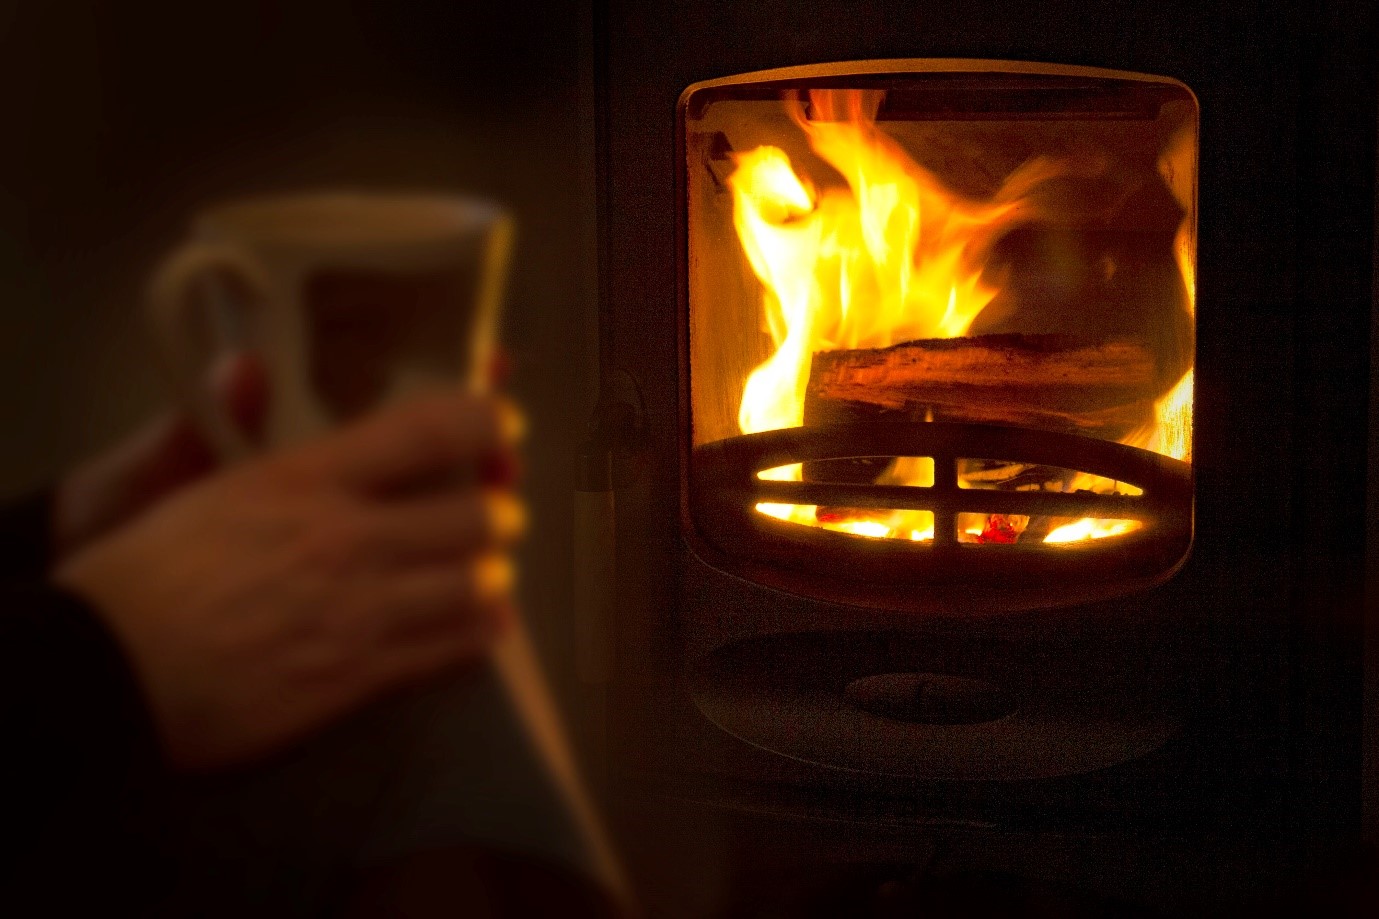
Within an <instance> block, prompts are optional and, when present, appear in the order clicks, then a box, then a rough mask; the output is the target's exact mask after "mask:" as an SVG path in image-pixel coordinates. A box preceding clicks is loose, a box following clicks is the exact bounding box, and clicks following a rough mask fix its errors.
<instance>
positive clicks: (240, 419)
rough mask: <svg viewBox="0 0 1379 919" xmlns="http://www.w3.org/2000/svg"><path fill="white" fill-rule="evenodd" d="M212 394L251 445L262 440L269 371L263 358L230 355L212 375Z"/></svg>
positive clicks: (239, 353) (265, 418)
mask: <svg viewBox="0 0 1379 919" xmlns="http://www.w3.org/2000/svg"><path fill="white" fill-rule="evenodd" d="M211 391H212V393H213V395H214V397H215V400H216V402H217V403H218V404H219V405H221V406H223V407H224V408H225V411H226V413H227V414H228V415H229V416H230V419H231V420H232V421H233V422H234V424H235V426H236V427H237V428H238V429H239V430H241V431H243V432H244V433H245V434H246V435H247V436H248V438H249V440H250V441H251V442H254V443H258V442H259V441H260V440H262V437H263V427H264V423H265V421H266V420H267V418H268V398H269V380H268V371H267V368H266V367H265V366H264V363H263V358H262V357H260V356H259V355H258V354H255V353H253V352H251V351H239V352H236V353H234V354H230V355H227V356H226V357H225V358H224V359H222V360H221V361H219V362H218V363H217V364H216V366H215V368H214V370H213V371H212V373H211Z"/></svg>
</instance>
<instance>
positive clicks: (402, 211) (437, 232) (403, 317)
mask: <svg viewBox="0 0 1379 919" xmlns="http://www.w3.org/2000/svg"><path fill="white" fill-rule="evenodd" d="M511 239H512V221H511V219H510V218H509V217H508V215H507V214H506V213H505V212H504V211H503V209H502V208H500V207H498V206H496V205H494V204H491V203H489V202H486V201H481V200H477V199H472V198H464V197H457V196H451V195H436V194H384V193H372V192H370V193H353V192H317V193H306V194H295V195H286V196H276V197H263V198H255V199H247V200H243V201H238V202H231V203H228V204H225V205H222V206H219V207H216V208H213V209H211V210H208V211H206V212H204V213H202V214H201V215H199V216H198V217H197V218H196V219H195V221H194V222H193V225H192V233H191V238H190V239H189V240H188V241H186V242H184V243H183V244H182V245H181V246H180V247H179V248H177V249H176V250H174V251H173V252H172V253H171V254H170V255H169V256H168V257H167V259H166V260H165V261H164V262H163V263H162V265H161V266H160V267H159V268H158V270H157V271H156V272H155V274H154V277H153V280H152V283H151V285H150V289H149V307H150V310H151V319H152V322H153V328H154V332H155V334H156V335H157V336H158V338H159V342H160V345H161V348H162V351H163V352H164V356H165V357H166V359H167V361H168V363H169V365H170V370H171V371H172V374H173V377H174V380H175V383H176V385H178V386H179V387H180V388H181V389H182V393H183V395H184V397H186V398H187V399H188V400H189V402H190V404H191V405H192V408H193V411H194V413H195V415H196V417H197V418H198V420H199V421H200V423H201V424H202V426H203V428H204V429H205V433H206V435H207V437H208V438H210V439H211V441H212V443H213V444H214V446H215V447H216V449H217V450H218V451H219V452H220V453H221V454H222V455H223V456H225V457H226V458H236V457H239V456H243V455H245V454H246V453H248V452H250V446H249V444H248V442H247V441H246V439H245V437H244V435H243V434H242V433H241V432H240V431H239V430H238V429H237V428H236V426H235V425H234V424H233V423H232V422H231V421H230V419H229V418H228V417H227V416H226V415H225V413H224V411H223V409H222V408H221V407H220V406H218V405H216V404H214V401H213V400H212V399H211V398H210V397H209V396H208V395H207V394H206V392H205V388H204V387H201V386H198V385H197V381H198V380H199V379H200V378H201V375H202V371H203V370H204V368H205V366H206V365H207V364H208V363H209V361H210V359H211V358H212V357H213V356H214V354H215V353H216V352H220V351H224V350H227V349H247V350H251V351H254V352H257V353H258V354H259V355H260V356H261V357H262V359H263V361H264V364H265V366H266V369H267V372H268V376H269V385H270V387H271V397H270V400H269V411H268V417H267V419H266V422H265V430H264V438H263V439H264V442H265V443H266V444H267V445H270V446H280V445H282V444H285V443H291V442H293V441H296V440H301V439H303V438H306V437H310V436H312V435H314V434H318V433H320V432H322V431H324V430H326V429H328V428H330V427H333V426H334V425H336V424H338V423H339V422H341V421H344V420H347V419H348V418H350V417H352V416H354V415H356V414H358V413H360V412H362V411H364V410H366V409H368V408H371V407H372V406H374V405H376V404H379V403H381V402H385V401H389V400H392V399H395V398H397V397H400V396H403V395H405V394H406V393H407V392H409V391H411V390H413V389H416V388H419V387H425V386H428V385H436V384H437V383H445V382H450V383H454V382H460V381H465V380H468V381H470V382H471V383H472V384H473V385H475V386H476V387H480V386H482V384H483V380H484V375H485V369H486V365H487V361H488V357H489V355H490V354H491V351H492V347H493V341H494V337H495V335H496V323H497V316H498V308H499V302H500V300H501V297H502V288H503V283H504V279H505V276H506V270H507V260H508V255H509V251H510V249H511Z"/></svg>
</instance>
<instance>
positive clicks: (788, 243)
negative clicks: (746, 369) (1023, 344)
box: [728, 91, 1192, 542]
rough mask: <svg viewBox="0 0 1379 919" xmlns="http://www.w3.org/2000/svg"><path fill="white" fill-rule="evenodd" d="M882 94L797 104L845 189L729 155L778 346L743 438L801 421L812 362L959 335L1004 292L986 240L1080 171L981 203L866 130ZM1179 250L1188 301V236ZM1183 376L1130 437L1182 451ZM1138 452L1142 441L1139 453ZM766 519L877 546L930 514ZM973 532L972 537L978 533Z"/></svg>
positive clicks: (760, 155)
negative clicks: (990, 268)
mask: <svg viewBox="0 0 1379 919" xmlns="http://www.w3.org/2000/svg"><path fill="white" fill-rule="evenodd" d="M881 99H882V93H879V92H857V91H848V92H839V91H816V92H811V94H810V105H811V107H812V113H811V114H812V117H808V118H806V117H805V108H804V106H803V105H802V104H797V105H796V106H795V107H794V109H793V112H792V113H793V116H794V120H795V122H796V124H797V125H798V126H799V128H800V129H801V130H802V131H803V132H804V134H805V136H806V138H807V139H808V142H809V145H810V148H811V149H812V151H813V152H814V153H815V154H816V155H817V156H818V157H819V158H820V159H822V160H823V161H824V162H826V163H827V164H828V165H829V166H831V167H833V169H834V170H836V171H837V173H838V174H839V175H840V176H841V177H842V179H843V182H844V185H842V186H839V185H831V186H826V187H819V186H817V185H815V184H814V183H813V182H811V181H810V180H809V179H808V178H806V177H804V176H802V175H801V174H800V173H799V172H798V171H797V170H796V169H795V167H794V166H793V165H792V164H791V162H790V159H789V157H788V156H787V154H786V153H785V151H783V150H782V149H780V148H778V147H774V146H761V147H757V148H756V149H753V150H751V151H748V152H746V153H743V154H740V155H737V156H736V157H735V166H736V168H735V170H734V171H733V173H732V174H731V175H730V176H729V178H728V185H729V188H730V190H731V193H732V196H733V224H734V227H735V229H736V231H737V235H738V238H739V240H740V242H741V245H742V249H743V252H744V254H745V255H746V258H747V262H748V264H749V265H750V267H751V269H752V271H753V272H754V273H755V275H756V277H757V278H758V279H759V280H760V282H761V284H762V287H763V290H764V297H763V311H764V326H765V330H766V332H767V333H768V334H769V335H770V336H771V340H772V342H773V344H774V347H775V351H774V352H773V353H772V354H771V356H770V357H769V358H768V359H767V360H766V361H764V362H763V363H762V364H760V365H759V366H758V367H756V369H754V370H753V371H752V372H751V374H750V375H749V376H748V378H747V380H746V384H745V388H744V392H743V398H742V403H741V407H740V410H739V413H738V424H739V427H740V428H741V430H742V431H743V433H746V434H751V433H756V432H760V431H770V430H777V429H781V428H791V427H798V426H801V425H802V424H803V423H804V402H805V390H806V386H807V384H808V382H809V371H810V361H811V357H812V355H813V354H814V353H815V352H818V351H828V350H837V349H857V348H884V347H889V346H891V345H894V344H897V343H900V342H904V341H910V340H915V339H924V338H954V337H959V336H963V335H965V334H967V331H968V330H969V328H971V326H972V323H973V321H974V320H975V319H976V318H977V316H978V315H979V314H980V313H981V312H982V310H983V309H984V308H985V307H986V305H987V304H988V303H990V302H991V300H992V299H993V298H994V297H995V296H996V295H997V293H999V288H998V287H996V286H994V284H993V282H992V280H991V278H989V277H987V276H986V273H985V271H984V269H985V267H986V262H987V258H988V255H989V253H990V250H991V247H992V246H993V244H994V243H995V242H996V241H997V240H998V239H999V238H1000V237H1001V236H1002V235H1004V234H1005V233H1006V232H1007V231H1008V230H1010V229H1011V228H1012V227H1013V226H1014V225H1016V224H1017V223H1021V222H1026V221H1030V220H1034V219H1037V218H1038V217H1039V216H1040V208H1039V206H1038V205H1037V204H1036V201H1037V194H1036V193H1037V192H1038V190H1039V189H1040V187H1041V186H1042V185H1043V184H1044V183H1046V182H1047V181H1048V180H1050V179H1053V178H1057V177H1060V176H1063V175H1066V174H1068V173H1069V172H1070V171H1073V170H1075V169H1076V168H1078V167H1077V166H1076V164H1072V163H1068V162H1055V161H1052V160H1050V159H1047V158H1034V159H1031V160H1029V161H1028V162H1026V163H1025V164H1024V165H1023V166H1021V167H1019V168H1017V169H1016V170H1015V171H1014V172H1012V173H1011V174H1010V175H1009V176H1008V177H1007V178H1006V180H1005V181H1004V183H1003V184H1002V186H1001V187H1000V189H999V190H998V191H997V192H996V193H995V194H994V195H993V196H992V197H991V198H990V199H989V200H973V199H971V198H968V197H965V196H963V195H961V194H959V193H958V192H956V191H954V190H952V189H950V188H948V187H946V186H945V185H944V184H943V183H942V182H941V181H940V180H939V178H938V177H937V176H935V175H933V174H932V173H930V172H929V171H928V170H926V169H924V168H923V167H921V166H920V165H919V164H917V163H916V162H914V161H913V160H912V159H911V158H910V156H909V155H908V154H907V153H906V151H905V150H904V149H903V148H902V147H901V146H900V145H899V144H898V143H897V142H896V141H894V140H893V139H891V138H890V137H888V136H887V135H886V134H884V133H883V132H882V131H881V130H880V129H879V128H878V127H877V125H876V122H875V114H876V110H877V107H878V106H879V104H880V101H881ZM1180 237H1181V238H1180V241H1179V243H1180V244H1179V245H1178V246H1177V247H1176V251H1177V254H1178V258H1179V261H1180V263H1181V264H1182V265H1183V266H1184V280H1185V283H1186V285H1187V290H1188V299H1189V300H1191V296H1192V283H1191V275H1190V273H1189V272H1190V263H1191V258H1190V248H1189V244H1190V237H1188V236H1187V235H1186V231H1184V233H1183V234H1180ZM1191 401H1192V373H1191V371H1188V373H1187V375H1186V376H1185V377H1184V378H1183V379H1182V381H1180V382H1179V383H1178V384H1177V386H1175V387H1174V388H1173V390H1172V391H1171V392H1170V393H1169V394H1168V395H1166V396H1165V397H1164V398H1163V399H1161V400H1160V402H1159V404H1158V405H1156V418H1155V423H1154V424H1153V425H1150V426H1147V427H1146V428H1145V429H1144V430H1142V431H1137V432H1135V434H1133V435H1132V436H1131V437H1130V438H1127V442H1136V445H1139V446H1144V447H1145V448H1146V449H1152V450H1157V451H1158V452H1161V453H1164V454H1166V455H1169V456H1174V457H1176V458H1179V459H1186V458H1187V450H1188V445H1189V444H1190V441H1191ZM1140 441H1142V443H1140ZM802 475H803V470H802V467H801V466H800V465H799V464H795V465H791V466H782V467H778V468H776V469H769V470H766V471H764V472H762V473H760V476H761V477H762V478H764V479H774V480H783V481H800V480H801V479H802ZM877 482H878V483H880V484H896V485H913V486H928V485H932V484H933V464H932V462H931V461H929V460H921V459H920V458H914V457H901V458H897V459H896V460H895V461H893V462H892V463H891V465H890V466H889V467H888V468H887V469H886V470H885V472H884V473H883V474H882V476H881V477H880V478H878V479H877ZM1115 487H1116V483H1110V482H1106V481H1105V480H1099V481H1094V480H1093V477H1090V476H1087V477H1085V480H1084V479H1083V477H1081V476H1080V475H1079V476H1078V477H1075V479H1074V481H1073V482H1072V483H1070V485H1069V490H1075V489H1077V488H1088V489H1090V490H1095V491H1104V490H1108V488H1115ZM757 510H759V511H760V512H762V513H764V514H768V515H770V516H772V517H777V518H779V519H782V520H788V521H792V522H795V523H801V524H807V525H810V526H816V527H823V528H825V529H830V530H837V531H840V532H846V533H851V534H853V535H857V536H864V537H871V538H892V539H910V540H916V541H921V540H929V539H932V538H933V527H934V521H933V515H932V514H931V513H929V512H927V511H902V510H897V511H876V512H857V511H853V512H850V513H849V514H846V515H834V514H832V513H830V512H829V510H828V509H820V508H818V507H816V506H813V505H792V504H766V503H763V504H758V505H757ZM1026 522H1027V521H1026V520H1024V519H1021V518H1005V519H1003V520H1001V521H999V522H998V523H999V527H996V528H994V529H993V525H992V524H991V522H990V521H988V522H987V523H985V524H983V525H982V526H978V527H964V529H965V530H966V531H967V532H968V533H969V535H972V536H973V538H980V536H981V534H982V533H983V532H997V531H999V532H1000V533H1002V534H1006V535H1007V536H1009V538H1008V539H1006V538H1004V537H1003V538H1002V539H1001V540H998V541H1014V540H1015V539H1016V538H1018V536H1019V533H1020V532H1021V531H1023V529H1024V525H1025V523H1026ZM1138 526H1139V524H1138V523H1137V522H1135V521H1098V520H1082V521H1077V522H1076V523H1071V524H1069V525H1067V526H1063V527H1059V528H1057V529H1055V530H1053V531H1052V532H1050V533H1048V535H1047V537H1046V538H1045V541H1046V542H1066V541H1073V540H1084V539H1094V538H1100V537H1105V536H1113V535H1119V534H1120V533H1123V532H1128V531H1129V530H1130V529H1133V528H1136V527H1138ZM973 530H975V534H974V533H972V531H973Z"/></svg>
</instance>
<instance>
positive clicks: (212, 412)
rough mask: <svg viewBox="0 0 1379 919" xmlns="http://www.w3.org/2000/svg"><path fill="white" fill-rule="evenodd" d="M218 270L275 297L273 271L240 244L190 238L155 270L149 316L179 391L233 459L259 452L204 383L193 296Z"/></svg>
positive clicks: (264, 296) (221, 451)
mask: <svg viewBox="0 0 1379 919" xmlns="http://www.w3.org/2000/svg"><path fill="white" fill-rule="evenodd" d="M216 276H221V277H225V276H228V277H230V278H233V279H234V281H236V282H237V283H238V284H239V285H241V286H242V287H243V288H245V290H246V291H247V292H248V294H249V295H250V297H251V298H253V299H255V300H257V301H258V302H260V303H263V302H266V301H268V300H269V299H270V298H271V297H272V287H271V285H270V284H269V281H268V275H267V272H265V271H264V269H263V268H262V267H261V266H260V265H259V264H258V262H257V261H256V260H255V259H254V258H253V257H252V256H250V255H249V254H248V253H246V252H244V251H243V250H242V249H239V248H238V247H235V246H231V245H228V244H225V243H205V242H190V243H185V244H183V245H182V246H181V247H180V248H178V249H177V250H176V251H174V252H173V253H172V254H171V255H169V256H168V257H167V258H166V259H165V260H164V261H163V263H162V264H161V265H159V266H158V269H157V270H156V271H155V272H154V274H153V280H152V282H151V283H150V284H149V288H148V310H149V320H150V322H151V324H152V327H153V333H154V336H155V338H156V339H157V342H158V347H159V350H161V351H162V355H163V361H164V363H165V364H166V365H167V369H168V373H169V376H170V377H171V378H172V384H173V386H174V387H175V389H176V390H177V395H178V396H179V397H180V398H181V399H182V401H183V403H184V404H185V405H186V406H187V407H188V409H189V410H190V412H191V415H192V418H193V420H194V421H195V422H196V423H197V425H198V427H200V428H201V432H202V434H203V435H204V436H205V437H206V439H207V441H208V442H209V443H210V445H211V447H212V448H213V449H214V450H215V451H216V453H217V454H218V455H219V456H220V458H221V459H222V460H225V461H227V462H230V461H234V460H238V459H242V458H244V457H246V456H248V455H249V454H251V453H253V452H255V448H254V445H253V444H252V443H250V441H249V439H248V438H247V437H246V436H245V435H244V432H243V431H241V430H240V429H239V426H238V425H236V424H235V422H234V420H233V419H232V418H231V417H230V416H229V414H228V413H227V412H226V411H225V408H224V407H223V406H221V405H220V404H219V403H218V402H217V401H216V399H215V398H214V396H213V395H212V394H211V393H210V392H209V391H208V390H207V388H206V387H205V386H203V385H201V382H200V381H201V375H202V373H203V371H204V367H202V366H198V364H199V359H198V355H197V348H196V335H195V333H194V331H193V325H192V318H193V315H192V310H193V308H194V306H195V305H196V302H197V301H196V299H195V298H194V297H193V296H191V294H192V293H193V291H194V289H195V286H196V285H197V283H198V282H202V281H205V280H207V279H210V278H214V277H216Z"/></svg>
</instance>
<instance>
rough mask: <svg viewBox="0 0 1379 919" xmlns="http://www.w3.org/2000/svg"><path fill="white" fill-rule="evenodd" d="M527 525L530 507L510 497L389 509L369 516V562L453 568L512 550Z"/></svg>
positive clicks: (480, 496)
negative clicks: (445, 564) (474, 558)
mask: <svg viewBox="0 0 1379 919" xmlns="http://www.w3.org/2000/svg"><path fill="white" fill-rule="evenodd" d="M526 520H527V514H526V507H525V506H524V505H523V504H522V502H521V501H519V500H518V499H517V497H516V496H515V495H513V494H511V493H510V492H506V491H496V490H494V491H478V490H465V491H457V492H450V493H444V494H442V495H441V496H439V497H435V498H425V499H415V500H408V501H401V502H393V503H389V504H383V505H379V506H377V508H376V509H375V510H373V511H371V512H370V514H369V518H368V523H367V527H368V537H367V538H368V539H369V540H370V543H371V544H370V546H369V557H370V558H374V559H378V560H379V561H381V562H384V563H391V564H407V563H411V564H415V563H419V562H427V561H446V562H449V563H452V564H453V563H455V562H458V561H460V560H462V559H464V558H466V557H467V556H470V555H474V554H476V553H483V552H488V551H492V550H494V549H499V548H503V547H506V546H509V545H511V544H512V543H513V542H515V541H516V540H517V539H518V538H519V537H521V535H522V533H523V532H524V531H525V529H526Z"/></svg>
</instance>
